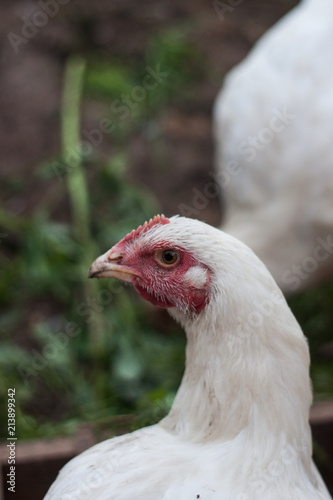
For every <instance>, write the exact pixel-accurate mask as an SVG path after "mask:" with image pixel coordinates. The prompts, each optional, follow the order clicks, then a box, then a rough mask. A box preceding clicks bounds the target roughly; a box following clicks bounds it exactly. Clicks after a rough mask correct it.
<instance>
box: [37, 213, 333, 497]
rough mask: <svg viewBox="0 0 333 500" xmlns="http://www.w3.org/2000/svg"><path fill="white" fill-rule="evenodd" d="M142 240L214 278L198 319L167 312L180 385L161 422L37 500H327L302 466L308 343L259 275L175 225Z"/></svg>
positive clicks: (68, 471)
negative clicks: (179, 254)
mask: <svg viewBox="0 0 333 500" xmlns="http://www.w3.org/2000/svg"><path fill="white" fill-rule="evenodd" d="M140 239H141V243H142V240H148V239H149V240H150V241H152V242H157V241H159V240H163V241H165V240H167V241H168V242H169V243H170V242H171V243H172V242H174V243H175V244H177V245H178V246H182V247H184V248H186V249H187V250H188V251H191V252H192V253H193V255H194V256H195V257H196V258H197V259H198V260H199V261H200V262H202V263H203V264H204V265H205V266H207V267H208V268H209V269H210V270H211V273H212V276H213V282H212V284H211V286H212V290H211V295H210V302H209V305H208V306H207V307H206V308H205V309H204V310H203V311H202V312H200V313H199V314H197V315H194V314H193V313H192V314H191V313H188V314H185V313H184V312H182V311H179V310H177V309H175V308H173V309H171V310H170V312H171V314H172V315H173V316H174V317H175V318H176V319H177V320H178V321H180V322H181V323H182V324H183V326H184V328H185V330H186V335H187V349H186V369H185V373H184V376H183V380H182V383H181V386H180V388H179V391H178V393H177V396H176V398H175V401H174V404H173V407H172V409H171V411H170V413H169V415H168V416H167V417H166V418H164V419H163V420H162V421H161V422H160V423H159V424H157V425H153V426H151V427H146V428H144V429H141V430H138V431H136V432H133V433H131V434H127V435H124V436H121V437H117V438H114V439H111V440H108V441H104V442H102V443H100V444H98V445H96V446H94V447H93V448H91V449H89V450H87V451H86V452H84V453H82V454H81V455H79V456H78V457H76V458H74V459H73V460H71V461H70V462H69V463H68V464H67V465H66V466H65V467H64V468H63V469H62V471H61V472H60V474H59V477H58V479H57V480H56V481H55V483H54V484H53V486H52V487H51V489H50V490H49V492H48V493H47V495H46V497H45V500H69V499H71V500H86V499H91V498H93V499H95V500H133V499H138V500H175V499H177V500H178V499H181V500H196V499H200V500H253V499H254V498H255V499H256V500H282V499H283V500H297V499H299V500H328V499H329V498H330V496H329V494H328V492H327V490H326V488H325V486H324V484H323V482H322V479H321V478H320V476H319V474H318V472H317V471H316V469H315V466H314V465H313V462H312V459H311V455H312V450H311V434H310V428H309V424H308V417H309V407H310V404H311V388H310V379H309V354H308V347H307V343H306V340H305V338H304V335H303V333H302V331H301V329H300V327H299V325H298V323H297V322H296V320H295V318H294V316H293V315H292V313H291V311H290V309H289V307H288V306H287V304H286V302H285V300H284V298H283V296H282V293H281V292H280V290H279V289H278V287H277V286H276V284H275V282H274V280H273V279H272V277H271V275H270V274H269V272H268V271H267V269H266V267H265V266H264V265H263V264H262V263H261V262H260V261H259V259H258V258H257V257H256V256H255V255H254V254H253V252H252V251H251V250H250V249H249V248H248V247H246V246H245V245H244V244H243V243H241V242H239V241H238V240H236V239H234V238H233V237H231V236H228V235H226V234H225V233H223V232H222V231H219V230H218V229H215V228H212V227H210V226H208V225H206V224H204V223H202V222H199V221H196V220H190V219H186V218H183V217H174V218H172V219H171V220H170V224H166V225H163V226H161V225H158V226H155V227H153V228H152V229H151V230H150V231H148V232H147V233H145V234H144V235H143V236H141V238H140Z"/></svg>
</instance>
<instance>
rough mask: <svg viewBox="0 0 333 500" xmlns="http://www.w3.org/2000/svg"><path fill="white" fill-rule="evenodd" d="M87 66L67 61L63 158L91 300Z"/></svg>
mask: <svg viewBox="0 0 333 500" xmlns="http://www.w3.org/2000/svg"><path fill="white" fill-rule="evenodd" d="M85 67H86V63H85V61H84V60H83V59H82V58H80V57H70V58H69V59H68V61H67V64H66V68H65V75H64V89H63V99H62V112H61V135H62V157H63V161H64V162H65V165H66V175H65V178H66V182H67V188H68V192H69V196H70V201H71V206H72V215H73V228H74V234H75V236H76V239H77V241H78V242H79V243H80V245H81V247H82V249H83V252H82V259H81V262H80V263H79V265H80V267H81V272H82V279H83V283H84V286H83V294H84V300H86V301H87V303H88V301H89V298H90V297H93V298H96V296H97V292H98V282H97V281H95V280H90V281H89V282H88V280H87V274H88V269H89V266H90V265H91V263H92V262H93V260H94V259H95V258H96V256H97V254H98V251H97V249H96V248H95V245H94V242H93V240H92V238H91V235H90V209H89V192H88V186H87V182H86V177H85V172H84V168H83V165H82V153H81V151H80V143H81V137H80V136H81V133H80V128H81V101H82V94H83V83H84V73H85ZM92 318H93V319H92V321H91V322H89V323H88V324H87V328H88V334H89V351H90V356H91V358H92V360H93V364H94V373H95V375H96V374H97V372H98V359H99V357H100V355H101V354H102V353H103V347H104V335H103V332H104V321H103V318H102V316H101V313H100V312H98V310H94V314H93V315H92ZM96 376H97V375H96ZM94 378H96V377H94ZM97 378H98V377H97Z"/></svg>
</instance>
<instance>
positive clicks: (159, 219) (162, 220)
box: [124, 214, 170, 241]
mask: <svg viewBox="0 0 333 500" xmlns="http://www.w3.org/2000/svg"><path fill="white" fill-rule="evenodd" d="M169 222H170V220H169V219H168V218H167V217H165V215H163V214H162V215H155V217H154V218H153V219H150V221H149V222H145V223H144V224H143V226H139V227H138V229H133V231H131V232H130V233H128V234H127V235H126V236H125V238H124V240H125V241H130V240H133V239H135V238H137V237H138V236H140V235H141V234H143V233H146V232H147V231H148V230H149V229H151V228H152V227H153V226H156V225H157V224H169Z"/></svg>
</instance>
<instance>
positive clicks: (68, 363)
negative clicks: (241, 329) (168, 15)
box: [0, 37, 190, 438]
mask: <svg viewBox="0 0 333 500" xmlns="http://www.w3.org/2000/svg"><path fill="white" fill-rule="evenodd" d="M152 44H153V45H154V52H153V53H152V54H151V55H150V56H149V62H147V61H145V60H144V61H141V64H139V63H137V64H135V65H134V66H133V67H131V69H130V70H129V69H126V70H125V69H124V64H123V65H120V64H119V63H118V64H116V63H115V64H111V63H110V62H108V61H105V60H104V61H103V60H99V61H97V59H96V58H94V60H93V62H90V61H84V60H83V59H80V58H76V57H72V58H70V59H69V60H68V63H67V66H66V68H65V72H64V87H63V104H62V110H61V129H62V133H61V135H62V153H61V152H59V156H58V158H56V159H55V158H52V159H50V161H49V162H46V163H44V164H43V165H36V168H35V171H34V173H33V176H34V178H35V179H36V181H44V182H51V183H53V187H54V189H53V190H52V189H51V190H50V191H48V196H46V197H45V198H42V199H41V201H40V203H39V205H38V206H37V207H36V209H35V210H34V212H33V214H32V215H29V216H16V215H12V214H11V213H7V212H3V211H2V212H0V228H1V230H2V231H3V232H4V233H5V234H6V238H5V239H3V240H2V242H1V250H2V253H1V257H0V258H1V264H2V266H1V271H0V272H1V276H0V307H1V310H2V316H1V319H0V328H1V331H2V332H3V333H2V342H1V350H0V377H1V380H2V384H1V389H0V390H1V397H2V398H4V399H5V398H6V391H7V388H8V387H15V388H16V401H17V432H18V436H19V437H20V438H30V437H34V436H52V435H57V434H59V433H66V432H72V431H73V430H74V428H75V425H76V424H77V423H78V422H80V421H90V422H93V423H94V424H95V425H96V427H98V425H99V422H104V423H106V424H109V425H111V426H112V417H113V415H117V414H122V413H123V414H125V413H126V414H128V413H134V412H136V413H137V414H138V415H139V417H138V420H137V421H133V424H132V425H133V426H140V425H141V424H142V422H143V420H142V419H144V420H145V423H146V424H147V423H153V422H154V421H157V420H159V419H160V418H162V417H163V415H164V414H165V413H166V412H167V411H168V409H169V408H170V405H171V402H172V399H173V396H174V393H175V390H176V389H177V386H178V384H179V380H180V378H181V374H182V371H183V367H184V343H185V339H184V337H183V336H182V335H179V329H178V328H177V327H176V326H175V325H173V323H170V327H169V328H167V329H166V330H165V328H164V330H165V332H164V333H163V332H162V334H161V333H158V332H157V331H156V330H159V328H156V325H155V326H154V325H153V321H151V320H149V316H150V315H149V313H147V311H146V310H145V308H146V307H147V306H146V305H144V304H142V300H140V299H139V298H138V297H137V296H136V294H133V292H131V291H130V290H126V291H124V289H123V286H122V285H120V284H118V285H117V284H114V283H116V282H115V281H114V280H105V281H104V282H103V280H101V281H97V280H89V281H88V280H87V272H88V269H89V266H90V264H91V263H92V261H93V260H94V259H95V258H96V257H97V256H98V255H100V253H101V252H104V251H105V250H106V249H108V248H110V246H111V245H112V244H113V243H115V242H116V241H118V240H119V239H120V238H121V237H123V236H124V235H125V234H126V233H127V232H128V231H130V230H132V229H133V228H135V227H137V226H138V225H139V224H141V223H142V222H143V221H144V220H145V219H147V218H149V217H151V216H152V215H154V214H155V213H157V212H158V211H159V210H158V203H157V202H156V200H155V198H154V196H153V195H152V194H151V193H149V192H147V191H146V190H144V189H143V188H140V187H138V186H137V185H135V186H134V185H132V184H131V183H130V182H129V181H128V179H127V178H126V174H127V155H126V152H125V151H126V148H125V147H124V146H125V144H126V138H127V137H128V135H129V134H130V133H131V131H132V129H133V127H134V126H140V124H143V123H144V121H145V120H146V119H147V117H149V116H150V115H151V114H153V113H154V112H155V113H156V112H158V108H157V104H160V105H162V104H165V103H166V102H167V100H168V98H169V96H170V95H171V94H172V93H171V92H170V88H169V91H168V93H166V92H165V91H164V90H163V91H162V90H161V88H160V87H162V86H161V85H157V86H156V91H155V89H154V90H151V91H150V92H149V96H148V95H147V99H145V102H139V103H137V104H138V105H137V107H136V108H137V109H135V112H133V113H132V114H131V116H130V119H128V120H127V123H126V124H125V126H122V127H121V129H122V130H121V133H119V129H117V128H116V130H115V131H114V134H113V137H112V139H113V144H114V154H113V155H112V157H111V158H110V159H109V160H108V161H104V160H103V161H102V160H101V159H100V158H99V156H98V152H97V151H96V148H94V149H93V151H92V152H91V154H81V155H80V154H76V155H70V157H69V156H68V155H67V154H66V153H67V151H68V150H69V149H70V150H74V151H79V148H78V146H79V143H80V140H81V139H82V138H81V137H80V128H81V118H80V114H81V107H82V102H83V100H84V99H91V98H93V99H94V100H95V101H96V100H98V99H102V102H103V103H106V102H107V101H106V99H107V100H108V101H110V100H112V99H116V98H119V96H121V95H122V94H126V93H129V92H131V90H132V89H133V86H135V85H140V82H142V78H143V76H144V75H145V67H146V65H147V64H150V65H152V66H154V65H155V66H156V64H157V62H156V60H155V59H154V58H158V57H159V54H160V53H161V51H163V54H164V56H163V57H165V61H167V59H168V57H169V62H168V64H165V67H163V68H162V69H163V71H167V72H171V71H172V72H173V76H174V77H175V78H177V81H176V82H175V83H174V85H176V83H177V82H179V81H182V80H183V81H184V82H185V80H186V78H185V76H184V77H183V76H182V72H183V71H184V73H185V72H186V71H187V70H184V68H185V58H186V57H190V54H189V49H188V46H187V45H186V43H185V42H182V41H181V39H180V38H179V37H178V38H177V40H176V39H174V38H173V37H171V39H170V40H169V41H168V40H164V39H163V37H162V39H161V41H156V42H152ZM159 47H160V48H159ZM159 51H160V52H159ZM171 51H176V52H177V58H176V60H177V66H174V67H171V66H170V65H172V64H173V63H172V60H173V59H172V57H171ZM178 52H179V53H178ZM182 57H183V64H181V59H182ZM168 85H169V86H170V87H172V88H174V87H173V84H172V83H169V82H168ZM153 94H154V98H153V101H154V106H155V108H154V109H153V108H152V106H151V104H150V102H147V100H149V98H150V97H151V96H152V95H153ZM106 109H108V108H107V107H106ZM106 115H107V113H106ZM111 115H112V113H111V112H110V116H111ZM92 161H93V166H92ZM88 177H89V187H90V189H89V190H88ZM6 182H7V188H8V189H10V190H11V191H12V192H13V193H20V192H22V190H23V189H24V183H23V182H22V180H21V179H20V177H19V176H15V177H14V176H13V177H12V178H11V179H9V180H7V181H6ZM66 199H67V200H68V202H69V205H68V206H67V201H66ZM64 201H65V209H64V210H65V215H62V216H61V217H60V219H62V220H60V221H59V220H55V219H54V217H53V212H54V211H56V210H57V209H59V207H61V205H62V204H63V203H64ZM60 211H61V208H60ZM154 314H156V313H155V312H154V313H153V315H154ZM159 321H160V320H159V319H155V323H159ZM5 409H6V405H1V414H0V425H1V432H2V434H3V435H6V422H7V417H6V410H5ZM140 415H141V417H140ZM147 419H148V420H147Z"/></svg>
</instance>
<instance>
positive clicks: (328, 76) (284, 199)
mask: <svg viewBox="0 0 333 500" xmlns="http://www.w3.org/2000/svg"><path fill="white" fill-rule="evenodd" d="M214 120H215V138H216V162H217V166H218V169H219V172H218V176H219V178H220V181H221V184H222V185H223V186H224V187H225V191H224V193H225V199H226V204H227V214H226V219H225V224H224V225H223V229H224V230H225V231H226V232H227V233H230V234H232V235H234V236H236V237H237V238H239V239H240V240H242V241H244V242H245V243H246V244H247V245H249V246H250V247H251V248H252V249H253V250H254V251H255V253H256V254H257V255H258V256H259V257H260V258H261V259H262V260H263V262H264V263H265V264H266V265H267V267H268V268H269V270H270V271H271V273H272V274H273V276H274V278H275V279H276V281H277V283H278V285H279V286H280V287H281V289H282V290H283V291H284V292H285V293H286V294H289V293H293V292H298V291H300V290H302V289H304V288H306V287H308V286H310V285H313V284H316V283H319V282H320V281H322V280H324V279H328V278H330V277H332V276H333V1H332V0H303V1H302V2H301V3H300V5H299V6H297V7H295V8H294V9H293V10H292V11H291V12H289V13H288V14H287V15H286V16H285V17H284V18H283V19H281V20H280V21H279V22H278V23H277V24H276V25H275V26H273V28H271V29H270V30H269V31H268V32H267V33H266V34H265V35H264V36H263V37H262V38H261V39H260V40H259V41H258V42H257V43H256V45H255V46H254V48H253V49H252V51H251V52H250V54H249V55H248V56H247V57H246V59H245V60H244V61H243V62H242V63H240V64H239V65H238V66H236V67H235V68H234V69H233V70H232V71H231V72H230V73H229V74H228V75H227V77H226V79H225V83H224V85H223V88H222V90H221V92H220V94H219V95H218V98H217V100H216V103H215V110H214Z"/></svg>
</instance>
